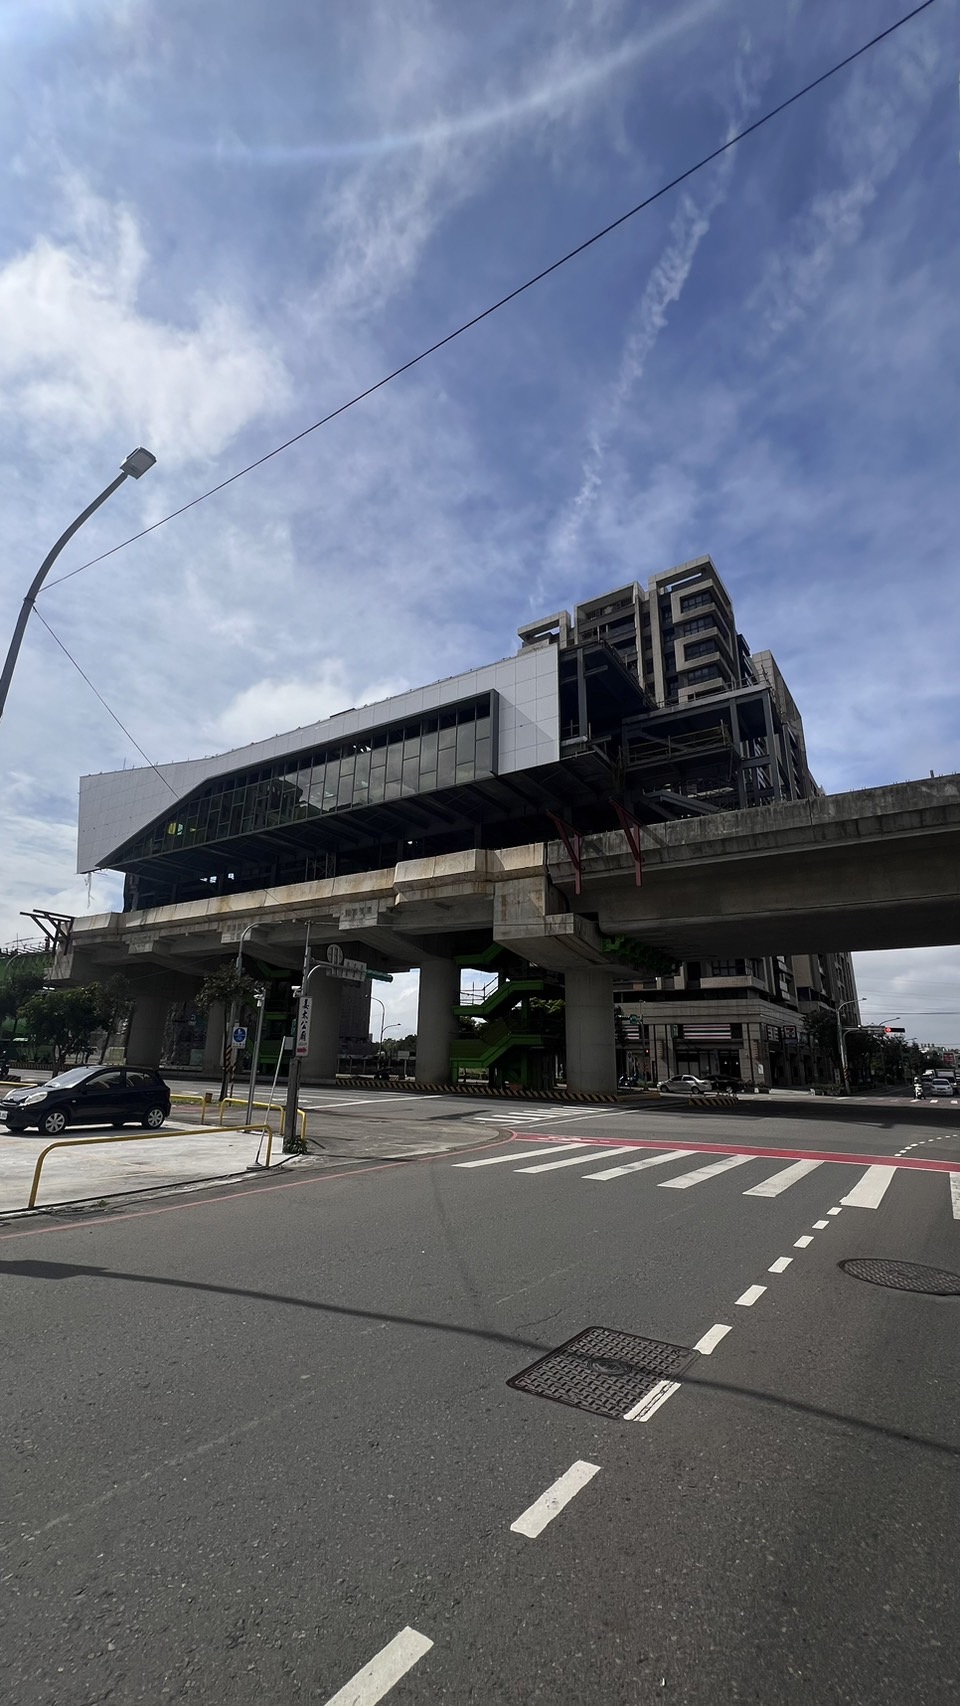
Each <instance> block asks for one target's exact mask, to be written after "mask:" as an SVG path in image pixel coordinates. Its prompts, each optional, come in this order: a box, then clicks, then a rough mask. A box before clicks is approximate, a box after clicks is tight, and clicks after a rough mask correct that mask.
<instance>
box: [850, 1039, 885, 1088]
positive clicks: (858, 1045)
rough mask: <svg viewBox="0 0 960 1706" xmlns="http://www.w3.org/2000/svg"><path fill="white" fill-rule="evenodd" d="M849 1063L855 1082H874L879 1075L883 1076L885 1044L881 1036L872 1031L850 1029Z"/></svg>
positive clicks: (861, 1083) (852, 1079)
mask: <svg viewBox="0 0 960 1706" xmlns="http://www.w3.org/2000/svg"><path fill="white" fill-rule="evenodd" d="M847 1063H848V1066H849V1068H850V1081H851V1083H853V1084H860V1085H863V1084H872V1083H873V1082H874V1081H875V1080H876V1079H877V1078H878V1077H882V1076H883V1073H882V1071H881V1070H880V1069H881V1067H882V1063H883V1044H882V1043H881V1041H880V1038H879V1037H877V1036H874V1034H873V1032H872V1031H865V1030H862V1029H861V1030H858V1031H849V1032H848V1033H847Z"/></svg>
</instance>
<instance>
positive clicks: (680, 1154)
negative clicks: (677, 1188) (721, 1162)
mask: <svg viewBox="0 0 960 1706" xmlns="http://www.w3.org/2000/svg"><path fill="white" fill-rule="evenodd" d="M608 1153H609V1151H608ZM695 1153H696V1151H695V1150H693V1149H671V1150H670V1151H669V1152H668V1153H667V1154H666V1155H648V1156H647V1158H646V1160H645V1161H627V1162H626V1163H625V1165H624V1166H622V1167H605V1168H604V1170H603V1172H602V1173H584V1175H583V1176H584V1178H585V1179H620V1178H622V1177H623V1175H624V1173H642V1172H643V1169H644V1168H645V1167H662V1166H663V1163H664V1162H665V1161H685V1160H686V1158H687V1156H688V1155H693V1154H695Z"/></svg>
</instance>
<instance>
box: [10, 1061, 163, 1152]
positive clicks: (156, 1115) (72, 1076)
mask: <svg viewBox="0 0 960 1706" xmlns="http://www.w3.org/2000/svg"><path fill="white" fill-rule="evenodd" d="M169 1112H170V1090H169V1087H168V1086H167V1085H166V1084H165V1083H164V1081H163V1079H162V1078H161V1076H160V1074H159V1072H157V1071H155V1070H154V1068H153V1067H149V1066H137V1067H134V1066H75V1067H73V1069H72V1070H71V1071H70V1072H61V1073H60V1075H59V1077H57V1078H51V1079H50V1080H49V1082H48V1083H46V1084H34V1085H28V1084H25V1085H24V1086H23V1088H22V1089H20V1090H8V1091H7V1094H6V1095H5V1096H4V1098H3V1100H2V1101H0V1129H2V1127H3V1126H6V1129H7V1131H26V1129H27V1127H28V1126H32V1125H35V1126H36V1127H37V1129H38V1130H39V1131H41V1132H42V1133H43V1135H44V1137H59V1136H60V1134H61V1132H63V1131H65V1130H66V1128H67V1126H73V1125H112V1126H113V1127H114V1128H115V1129H117V1130H119V1128H120V1127H121V1126H124V1125H133V1124H134V1123H136V1124H137V1125H142V1126H146V1128H147V1130H148V1131H158V1130H159V1128H160V1127H161V1126H162V1125H163V1122H164V1120H165V1119H166V1117H167V1115H168V1114H169Z"/></svg>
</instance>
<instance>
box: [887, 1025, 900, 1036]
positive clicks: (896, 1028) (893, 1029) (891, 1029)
mask: <svg viewBox="0 0 960 1706" xmlns="http://www.w3.org/2000/svg"><path fill="white" fill-rule="evenodd" d="M883 1033H884V1036H887V1037H902V1036H905V1035H906V1026H905V1025H884V1027H883Z"/></svg>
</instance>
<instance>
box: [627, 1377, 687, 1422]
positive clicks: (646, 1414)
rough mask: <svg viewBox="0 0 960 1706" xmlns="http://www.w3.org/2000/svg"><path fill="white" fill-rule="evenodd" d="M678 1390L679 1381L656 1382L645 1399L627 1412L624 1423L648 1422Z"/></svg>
mask: <svg viewBox="0 0 960 1706" xmlns="http://www.w3.org/2000/svg"><path fill="white" fill-rule="evenodd" d="M679 1390H680V1382H679V1380H658V1381H657V1384H656V1386H653V1387H651V1389H650V1391H649V1392H648V1393H647V1395H646V1397H645V1398H641V1400H640V1402H639V1404H634V1406H633V1409H632V1410H628V1411H627V1413H626V1415H625V1416H624V1418H623V1419H624V1421H625V1422H649V1420H650V1418H651V1417H652V1416H655V1415H656V1413H657V1411H658V1410H659V1409H660V1406H661V1404H665V1403H666V1401H667V1399H668V1398H672V1397H673V1394H674V1393H675V1392H679Z"/></svg>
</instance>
